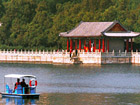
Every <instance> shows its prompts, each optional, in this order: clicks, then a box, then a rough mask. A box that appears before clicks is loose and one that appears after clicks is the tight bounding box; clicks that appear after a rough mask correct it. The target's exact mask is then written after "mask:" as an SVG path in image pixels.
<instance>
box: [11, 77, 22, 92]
mask: <svg viewBox="0 0 140 105" xmlns="http://www.w3.org/2000/svg"><path fill="white" fill-rule="evenodd" d="M20 84H21V83H20V79H19V78H18V79H17V82H16V83H15V87H14V91H13V92H15V89H17V86H18V85H20Z"/></svg>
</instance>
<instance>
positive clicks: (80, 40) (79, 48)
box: [79, 39, 81, 51]
mask: <svg viewBox="0 0 140 105" xmlns="http://www.w3.org/2000/svg"><path fill="white" fill-rule="evenodd" d="M79 50H80V51H81V39H79Z"/></svg>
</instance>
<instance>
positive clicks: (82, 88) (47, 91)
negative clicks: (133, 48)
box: [0, 63, 140, 105]
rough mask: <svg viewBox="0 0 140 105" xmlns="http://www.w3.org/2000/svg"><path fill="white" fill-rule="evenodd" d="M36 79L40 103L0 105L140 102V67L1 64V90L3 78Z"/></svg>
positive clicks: (121, 65)
mask: <svg viewBox="0 0 140 105" xmlns="http://www.w3.org/2000/svg"><path fill="white" fill-rule="evenodd" d="M11 73H16V74H32V75H36V76H37V80H38V86H37V92H39V93H41V96H40V98H39V99H38V100H30V99H24V100H21V99H3V98H1V99H0V104H4V105H5V104H6V103H7V104H8V103H9V104H18V102H21V103H23V104H29V103H30V104H46V105H93V104H95V105H114V104H119V105H125V104H131V105H137V104H138V103H140V65H130V64H112V65H111V64H109V65H60V64H57V65H52V64H20V63H19V64H18V63H1V64H0V86H1V88H0V91H1V92H2V91H3V90H4V83H3V81H4V75H6V74H11Z"/></svg>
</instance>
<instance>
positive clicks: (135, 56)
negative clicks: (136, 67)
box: [131, 52, 140, 64]
mask: <svg viewBox="0 0 140 105" xmlns="http://www.w3.org/2000/svg"><path fill="white" fill-rule="evenodd" d="M131 62H132V63H133V64H140V52H133V53H132V60H131Z"/></svg>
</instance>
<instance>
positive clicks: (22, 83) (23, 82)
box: [21, 78, 28, 93]
mask: <svg viewBox="0 0 140 105" xmlns="http://www.w3.org/2000/svg"><path fill="white" fill-rule="evenodd" d="M21 86H22V87H24V88H25V93H28V85H27V84H26V83H25V79H24V78H23V79H22V82H21Z"/></svg>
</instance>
